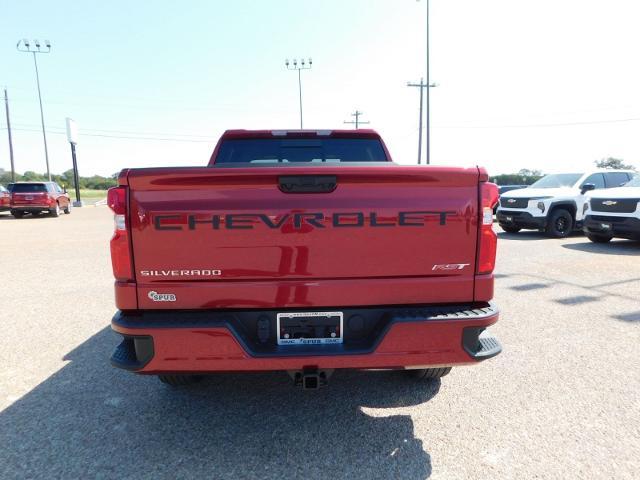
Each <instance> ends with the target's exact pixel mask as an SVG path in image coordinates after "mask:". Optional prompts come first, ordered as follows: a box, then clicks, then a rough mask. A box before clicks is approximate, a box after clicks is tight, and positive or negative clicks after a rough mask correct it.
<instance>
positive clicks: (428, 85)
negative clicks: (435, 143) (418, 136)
mask: <svg viewBox="0 0 640 480" xmlns="http://www.w3.org/2000/svg"><path fill="white" fill-rule="evenodd" d="M426 1H427V102H426V103H427V105H426V107H427V131H426V135H427V145H426V147H427V165H429V164H430V163H431V131H430V127H431V125H430V120H431V112H430V110H429V97H430V95H429V90H430V88H431V84H430V78H429V0H426Z"/></svg>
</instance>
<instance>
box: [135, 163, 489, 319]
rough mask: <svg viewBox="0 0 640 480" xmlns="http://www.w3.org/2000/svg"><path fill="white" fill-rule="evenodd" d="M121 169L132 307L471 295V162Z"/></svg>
mask: <svg viewBox="0 0 640 480" xmlns="http://www.w3.org/2000/svg"><path fill="white" fill-rule="evenodd" d="M127 182H128V185H129V215H130V217H129V225H130V226H131V231H132V235H131V239H132V240H131V241H132V249H133V263H134V270H135V281H136V283H137V293H138V305H139V308H141V309H162V308H170V309H176V308H180V309H201V308H291V307H301V308H302V307H304V308H309V307H316V306H317V307H326V306H340V305H353V306H355V305H388V304H430V303H449V302H460V301H469V300H470V299H472V298H473V288H474V271H475V262H476V244H477V233H478V216H479V215H478V182H479V171H478V169H476V168H473V169H460V168H444V167H404V166H398V165H385V166H379V167H370V166H367V167H347V166H335V167H334V166H322V167H269V168H266V167H265V168H168V169H160V168H155V169H134V170H130V171H129V174H128V177H127ZM332 182H333V183H332ZM305 185H306V186H305ZM313 185H320V187H321V189H320V191H313ZM292 186H293V187H296V186H298V187H300V188H292ZM309 186H311V188H309ZM332 187H334V188H332ZM300 189H302V190H306V192H307V193H300V192H298V191H297V190H300ZM292 190H293V191H292Z"/></svg>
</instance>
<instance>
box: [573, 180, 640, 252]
mask: <svg viewBox="0 0 640 480" xmlns="http://www.w3.org/2000/svg"><path fill="white" fill-rule="evenodd" d="M584 211H585V218H584V226H583V228H584V233H586V234H587V237H589V240H591V241H592V242H596V243H606V242H608V241H609V240H611V239H612V238H613V237H618V238H628V239H630V240H640V175H638V176H636V177H635V178H634V179H633V180H631V181H630V182H629V183H627V184H626V185H624V186H623V187H620V188H612V189H610V190H603V191H601V192H593V193H592V194H590V195H589V197H588V198H587V202H586V203H585V204H584Z"/></svg>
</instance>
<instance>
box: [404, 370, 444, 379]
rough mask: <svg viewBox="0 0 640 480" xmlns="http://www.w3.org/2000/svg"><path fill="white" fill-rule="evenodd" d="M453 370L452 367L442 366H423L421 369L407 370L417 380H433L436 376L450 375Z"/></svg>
mask: <svg viewBox="0 0 640 480" xmlns="http://www.w3.org/2000/svg"><path fill="white" fill-rule="evenodd" d="M450 371H451V367H440V368H421V369H419V370H407V373H408V374H409V376H410V377H411V378H415V379H417V380H432V379H435V378H441V377H444V376H445V375H448V374H449V372H450Z"/></svg>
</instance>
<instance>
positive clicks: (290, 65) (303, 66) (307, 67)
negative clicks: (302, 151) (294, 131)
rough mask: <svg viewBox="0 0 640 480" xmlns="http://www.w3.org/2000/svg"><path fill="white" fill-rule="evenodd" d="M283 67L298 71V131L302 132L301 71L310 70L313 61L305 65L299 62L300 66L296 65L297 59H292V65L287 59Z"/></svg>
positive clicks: (302, 61) (304, 62)
mask: <svg viewBox="0 0 640 480" xmlns="http://www.w3.org/2000/svg"><path fill="white" fill-rule="evenodd" d="M284 65H285V66H286V67H287V70H297V71H298V92H299V98H300V130H302V76H301V73H300V72H301V71H302V70H310V69H311V66H312V65H313V61H312V60H311V58H309V62H308V63H307V62H306V61H305V60H304V59H301V60H300V64H298V59H297V58H294V59H293V62H292V63H289V59H286V60H285V62H284Z"/></svg>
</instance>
